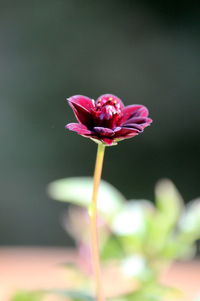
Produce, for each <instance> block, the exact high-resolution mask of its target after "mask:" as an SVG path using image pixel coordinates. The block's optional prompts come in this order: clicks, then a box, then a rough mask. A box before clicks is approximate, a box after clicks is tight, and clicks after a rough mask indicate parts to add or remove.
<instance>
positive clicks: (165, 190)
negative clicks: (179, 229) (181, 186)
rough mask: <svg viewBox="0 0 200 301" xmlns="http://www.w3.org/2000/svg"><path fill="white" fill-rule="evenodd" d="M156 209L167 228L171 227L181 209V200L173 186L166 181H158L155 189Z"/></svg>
mask: <svg viewBox="0 0 200 301" xmlns="http://www.w3.org/2000/svg"><path fill="white" fill-rule="evenodd" d="M155 196H156V207H157V208H158V210H159V211H160V213H161V214H162V218H163V220H165V223H166V224H168V225H169V226H173V225H174V224H175V223H176V222H177V220H178V218H179V216H180V214H181V212H182V207H183V204H184V203H183V200H182V197H181V195H180V194H179V192H178V190H177V189H176V187H175V186H174V184H173V183H172V182H171V181H170V180H168V179H163V180H160V181H159V182H158V183H157V185H156V189H155Z"/></svg>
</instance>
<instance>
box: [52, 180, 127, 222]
mask: <svg viewBox="0 0 200 301" xmlns="http://www.w3.org/2000/svg"><path fill="white" fill-rule="evenodd" d="M92 187H93V178H91V177H73V178H66V179H60V180H56V181H54V182H52V183H50V184H49V185H48V188H47V192H48V194H49V196H50V197H51V198H53V199H55V200H58V201H61V202H69V203H72V204H75V205H79V206H83V207H88V205H89V204H90V200H91V195H92ZM123 202H125V198H124V196H123V195H122V194H121V193H120V192H119V191H118V190H117V189H116V188H115V187H114V186H112V185H111V184H109V183H107V182H105V181H103V180H102V181H101V184H100V189H99V194H98V206H99V210H100V211H101V212H102V213H103V214H104V215H105V216H106V217H108V218H110V217H112V216H113V215H114V214H115V213H116V212H118V211H119V210H120V209H121V206H122V204H123Z"/></svg>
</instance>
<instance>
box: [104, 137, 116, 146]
mask: <svg viewBox="0 0 200 301" xmlns="http://www.w3.org/2000/svg"><path fill="white" fill-rule="evenodd" d="M101 140H102V141H103V142H104V143H105V144H108V145H112V144H113V142H114V139H109V138H102V139H101Z"/></svg>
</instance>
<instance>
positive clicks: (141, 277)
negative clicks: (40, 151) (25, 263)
mask: <svg viewBox="0 0 200 301" xmlns="http://www.w3.org/2000/svg"><path fill="white" fill-rule="evenodd" d="M68 102H69V105H70V106H71V108H72V109H73V112H74V114H75V117H76V119H77V122H76V123H69V124H67V125H66V128H67V129H69V130H71V131H74V132H76V133H78V134H79V135H81V136H83V137H86V138H90V139H91V140H93V141H94V142H96V143H97V145H98V147H97V156H96V164H95V168H94V177H93V178H90V177H77V178H76V177H75V178H67V179H60V180H56V181H54V182H52V183H50V184H49V186H48V194H49V195H50V197H51V198H53V199H56V200H58V201H64V202H68V203H69V204H70V207H69V210H68V211H67V214H66V215H64V217H63V219H62V225H63V227H64V229H66V231H67V232H68V234H70V235H71V237H72V238H73V239H74V242H75V245H76V254H77V259H76V261H73V262H67V263H66V264H65V266H67V271H68V273H69V274H70V272H72V273H73V275H76V278H75V279H76V283H75V284H74V285H73V286H72V289H71V290H66V289H63V290H56V289H52V290H51V291H39V292H19V293H17V294H16V296H14V298H13V299H12V301H43V300H44V299H43V298H44V296H46V295H49V294H53V295H57V296H60V297H61V298H67V300H72V301H82V300H85V301H106V300H111V301H164V300H169V299H170V300H173V299H174V298H175V299H176V297H182V295H181V292H180V291H178V290H177V289H175V288H172V287H168V286H166V285H164V284H163V283H161V281H160V276H161V274H162V272H163V271H164V270H165V269H166V267H167V266H169V264H170V263H171V262H173V260H175V259H182V258H191V256H193V255H194V253H195V244H194V243H195V241H196V240H197V239H199V238H200V200H199V199H196V200H194V201H191V202H190V203H189V205H187V206H186V207H185V206H184V202H183V200H182V197H181V196H180V194H179V192H178V191H177V189H176V187H175V186H174V185H173V183H172V182H171V181H169V180H162V181H160V182H159V183H158V184H157V185H156V189H155V205H153V203H152V202H150V201H148V200H134V199H132V200H129V201H127V200H126V198H125V197H124V195H123V194H122V193H121V192H120V191H119V190H118V189H116V188H115V187H114V186H112V185H111V184H109V183H108V182H105V181H104V180H101V174H102V166H103V160H104V152H105V149H106V147H107V146H112V145H116V144H117V143H118V142H119V141H121V140H123V139H128V138H133V137H135V136H137V135H138V134H140V133H142V132H143V131H144V129H145V128H146V127H147V126H149V125H150V124H151V123H152V119H151V118H149V116H148V115H149V113H148V109H147V108H146V107H145V106H143V105H138V104H134V105H129V106H124V104H123V102H122V101H121V100H120V99H119V98H118V97H117V96H115V95H112V94H104V95H102V96H100V97H99V98H98V99H97V100H96V101H94V100H93V99H91V98H89V97H86V96H81V95H75V96H72V97H70V98H69V99H68ZM110 270H111V271H114V279H113V277H112V278H111V279H110V278H109V276H108V275H109V271H110ZM77 283H78V287H77ZM113 284H114V285H113ZM109 287H114V290H112V291H109ZM91 292H92V293H91ZM166 298H167V299H166ZM61 300H63V299H61Z"/></svg>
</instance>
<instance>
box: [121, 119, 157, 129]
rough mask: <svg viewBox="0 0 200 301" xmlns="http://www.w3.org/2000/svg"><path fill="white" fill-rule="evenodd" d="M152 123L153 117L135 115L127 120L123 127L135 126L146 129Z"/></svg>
mask: <svg viewBox="0 0 200 301" xmlns="http://www.w3.org/2000/svg"><path fill="white" fill-rule="evenodd" d="M151 123H152V119H151V118H143V117H142V118H141V117H133V118H131V119H129V120H127V121H126V122H125V123H124V124H123V127H129V128H132V127H135V128H138V129H144V128H146V127H147V126H149V125H150V124H151Z"/></svg>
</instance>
